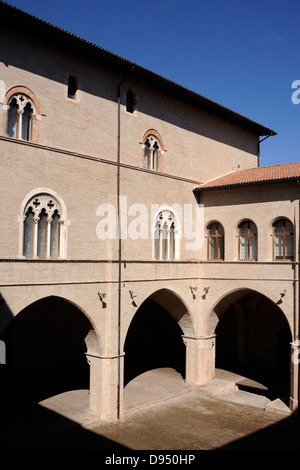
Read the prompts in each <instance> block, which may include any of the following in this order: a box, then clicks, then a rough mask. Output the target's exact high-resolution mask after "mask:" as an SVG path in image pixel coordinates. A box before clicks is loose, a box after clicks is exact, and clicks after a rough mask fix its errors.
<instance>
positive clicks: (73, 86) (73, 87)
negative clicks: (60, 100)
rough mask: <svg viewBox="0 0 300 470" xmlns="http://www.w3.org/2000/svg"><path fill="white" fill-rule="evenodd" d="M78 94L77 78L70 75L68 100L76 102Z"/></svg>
mask: <svg viewBox="0 0 300 470" xmlns="http://www.w3.org/2000/svg"><path fill="white" fill-rule="evenodd" d="M76 93H77V80H76V78H75V77H72V76H71V75H70V77H69V80H68V98H70V99H71V100H75V99H76Z"/></svg>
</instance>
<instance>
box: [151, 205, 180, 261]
mask: <svg viewBox="0 0 300 470" xmlns="http://www.w3.org/2000/svg"><path fill="white" fill-rule="evenodd" d="M176 245H177V239H176V223H175V218H174V214H173V212H171V211H169V210H163V211H161V212H160V213H159V215H158V217H157V218H156V221H155V227H154V258H155V259H157V260H174V259H175V258H176V251H177V250H176V248H177V246H176Z"/></svg>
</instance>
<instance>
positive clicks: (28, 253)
mask: <svg viewBox="0 0 300 470" xmlns="http://www.w3.org/2000/svg"><path fill="white" fill-rule="evenodd" d="M33 217H34V213H33V210H32V208H31V207H29V208H28V210H27V212H26V214H25V216H24V236H23V255H24V256H25V257H26V258H32V255H33Z"/></svg>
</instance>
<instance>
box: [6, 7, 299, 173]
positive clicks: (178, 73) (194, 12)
mask: <svg viewBox="0 0 300 470" xmlns="http://www.w3.org/2000/svg"><path fill="white" fill-rule="evenodd" d="M7 3H10V4H11V5H13V6H16V7H17V8H20V9H22V10H25V11H27V12H28V13H31V14H33V15H35V16H37V17H39V18H41V19H43V20H45V21H48V22H49V23H51V24H54V25H56V26H59V27H60V28H63V29H65V30H67V31H70V32H71V33H73V34H76V35H77V36H80V37H82V38H84V39H87V40H88V41H91V42H93V43H95V44H97V45H99V46H101V47H104V48H105V49H108V50H109V51H111V52H114V53H116V54H118V55H120V56H122V57H124V58H126V59H129V60H131V61H133V62H135V63H137V64H139V65H142V66H143V67H146V68H147V69H149V70H152V71H153V72H156V73H158V74H160V75H162V76H164V77H166V78H168V79H170V80H173V81H175V82H176V83H179V84H180V85H183V86H185V87H187V88H189V89H191V90H194V91H195V92H197V93H200V94H202V95H204V96H206V97H207V98H210V99H212V100H213V101H216V102H217V103H220V104H222V105H224V106H226V107H228V108H231V109H233V110H234V111H236V112H238V113H240V114H242V115H244V116H247V117H248V118H250V119H253V120H254V121H257V122H259V123H261V124H263V125H265V126H266V127H269V128H271V129H273V130H274V131H275V132H277V133H278V135H277V136H275V137H270V138H269V139H267V140H266V141H264V142H263V143H262V144H261V164H262V165H272V164H279V163H290V162H296V161H300V104H293V102H292V99H291V98H292V94H293V92H295V91H296V90H295V89H293V88H292V84H293V82H294V81H295V80H300V60H299V58H300V40H299V30H300V1H299V0H285V1H278V0H273V1H269V0H260V1H258V0H251V1H248V0H246V1H242V0H239V1H236V0H228V1H225V0H223V1H221V0H215V1H214V0H206V1H202V0H152V1H151V2H149V1H148V0H85V1H77V0H43V1H42V0H11V1H8V2H7ZM299 97H300V93H299Z"/></svg>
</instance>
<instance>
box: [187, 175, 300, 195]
mask: <svg viewBox="0 0 300 470" xmlns="http://www.w3.org/2000/svg"><path fill="white" fill-rule="evenodd" d="M290 181H297V182H298V181H300V176H291V177H285V178H273V179H264V180H257V181H245V182H240V183H229V184H222V185H216V186H207V187H205V184H206V183H204V184H203V185H200V186H197V188H194V192H204V191H218V190H220V189H232V188H240V187H245V186H257V185H261V184H275V183H286V182H290Z"/></svg>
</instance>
